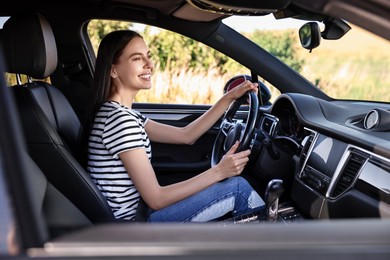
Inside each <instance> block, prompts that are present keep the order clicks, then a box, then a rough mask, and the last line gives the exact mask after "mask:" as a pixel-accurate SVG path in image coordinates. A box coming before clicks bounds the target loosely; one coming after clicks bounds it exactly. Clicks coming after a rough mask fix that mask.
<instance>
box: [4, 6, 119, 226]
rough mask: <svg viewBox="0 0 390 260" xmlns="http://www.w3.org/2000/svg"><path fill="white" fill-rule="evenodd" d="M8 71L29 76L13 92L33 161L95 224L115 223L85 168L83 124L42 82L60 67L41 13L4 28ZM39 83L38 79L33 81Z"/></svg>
mask: <svg viewBox="0 0 390 260" xmlns="http://www.w3.org/2000/svg"><path fill="white" fill-rule="evenodd" d="M2 31H3V32H2V34H3V35H2V41H3V43H2V45H3V49H4V54H5V58H6V71H7V72H9V73H15V74H16V75H17V76H19V75H26V76H27V77H28V83H25V84H22V83H21V82H20V81H19V80H18V84H17V85H15V86H13V87H11V88H12V90H13V93H14V96H15V100H16V103H17V107H18V110H19V113H20V117H21V122H22V125H23V130H24V135H25V140H26V143H27V148H28V151H29V154H30V156H31V158H32V159H33V160H34V162H35V163H36V164H37V165H38V167H39V168H40V169H41V170H42V171H43V173H44V174H45V176H46V177H47V179H48V181H49V182H50V183H51V184H52V185H53V186H54V187H56V188H57V189H58V190H59V191H60V192H61V193H62V194H63V195H64V196H66V197H67V198H68V199H69V200H70V201H71V202H72V203H73V204H75V205H76V206H77V207H78V208H79V209H80V210H81V212H83V213H84V214H85V215H86V216H87V217H88V218H89V220H90V221H91V222H92V223H99V222H107V221H113V220H114V219H115V218H114V216H113V213H112V210H111V208H110V206H109V205H108V203H107V201H106V199H105V198H104V196H103V194H102V193H101V192H100V191H99V190H98V188H97V187H96V185H95V183H94V182H93V181H92V179H91V178H90V176H89V175H88V173H87V172H86V171H85V169H84V168H83V167H82V166H81V164H80V162H81V161H82V159H81V136H82V125H81V123H80V121H79V119H78V117H77V116H76V113H75V112H74V110H73V108H72V107H71V105H70V104H69V102H68V100H67V99H66V98H65V96H64V95H63V93H62V92H61V91H60V90H59V89H58V88H56V87H55V86H53V85H52V84H50V83H48V82H44V81H43V80H42V79H45V78H47V77H49V76H50V75H51V74H52V73H53V72H54V71H55V69H56V67H57V63H58V62H57V59H58V58H57V49H56V48H57V47H56V42H55V38H54V34H53V32H52V29H51V26H50V24H49V23H48V21H47V20H46V19H45V18H44V17H43V16H42V15H40V14H35V13H28V14H25V13H23V14H17V15H15V16H12V17H10V18H9V19H8V20H7V21H6V23H5V24H4V26H3V30H2ZM33 79H34V80H33Z"/></svg>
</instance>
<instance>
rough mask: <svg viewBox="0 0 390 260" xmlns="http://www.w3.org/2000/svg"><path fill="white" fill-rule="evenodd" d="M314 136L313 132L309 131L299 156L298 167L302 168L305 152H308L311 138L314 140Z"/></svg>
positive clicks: (311, 141)
mask: <svg viewBox="0 0 390 260" xmlns="http://www.w3.org/2000/svg"><path fill="white" fill-rule="evenodd" d="M314 136H315V134H314V133H311V134H310V135H309V137H308V139H307V141H306V143H305V146H304V147H303V149H302V154H301V156H300V162H299V163H300V167H301V169H302V167H303V164H304V163H305V160H306V157H307V154H308V153H309V149H310V146H311V144H312V143H313V140H314Z"/></svg>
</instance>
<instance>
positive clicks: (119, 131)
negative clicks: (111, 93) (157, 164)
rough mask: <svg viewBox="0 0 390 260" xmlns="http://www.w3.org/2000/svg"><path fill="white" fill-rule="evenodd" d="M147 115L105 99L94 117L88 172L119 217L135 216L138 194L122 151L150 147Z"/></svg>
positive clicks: (148, 149) (149, 150)
mask: <svg viewBox="0 0 390 260" xmlns="http://www.w3.org/2000/svg"><path fill="white" fill-rule="evenodd" d="M146 122H147V118H146V117H144V116H143V115H141V114H140V113H139V112H138V111H135V110H132V109H129V108H128V107H125V106H122V105H121V104H119V103H117V102H114V101H108V102H105V103H104V104H103V105H102V106H101V108H100V110H99V111H98V112H97V114H96V116H95V120H94V123H93V127H92V131H91V134H90V136H89V141H88V172H89V174H90V175H91V177H92V179H93V180H94V181H95V183H96V185H97V186H98V188H99V189H100V191H101V192H102V193H103V195H104V196H105V197H106V199H107V201H108V204H109V205H110V206H111V208H112V210H113V213H114V216H115V217H116V218H118V219H127V220H132V219H134V218H135V213H136V210H137V205H138V200H139V194H138V191H137V190H136V188H135V187H134V184H133V182H132V180H131V179H130V177H129V174H128V173H127V171H126V169H125V167H124V165H123V163H122V161H121V160H120V158H119V156H118V155H119V153H121V152H124V151H128V150H131V149H140V148H141V149H145V151H146V153H147V155H148V157H149V160H150V159H151V146H150V140H149V138H148V135H147V134H146V132H145V127H144V126H145V124H146Z"/></svg>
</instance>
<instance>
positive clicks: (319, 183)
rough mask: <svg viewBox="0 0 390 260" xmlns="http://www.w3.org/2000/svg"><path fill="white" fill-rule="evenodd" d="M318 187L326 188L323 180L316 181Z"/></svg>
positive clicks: (320, 188)
mask: <svg viewBox="0 0 390 260" xmlns="http://www.w3.org/2000/svg"><path fill="white" fill-rule="evenodd" d="M316 188H317V189H319V190H322V189H323V188H324V185H323V184H322V181H320V180H317V181H316Z"/></svg>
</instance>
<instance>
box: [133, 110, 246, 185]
mask: <svg viewBox="0 0 390 260" xmlns="http://www.w3.org/2000/svg"><path fill="white" fill-rule="evenodd" d="M134 108H135V109H137V110H138V111H140V112H141V113H142V114H143V115H145V116H146V117H148V118H150V119H152V120H155V121H157V122H160V123H164V124H169V125H173V126H178V127H183V126H186V125H188V124H190V123H191V122H193V121H194V120H195V119H197V118H198V117H200V116H201V115H202V114H203V113H205V112H206V111H207V109H209V108H210V105H185V104H148V103H136V104H134ZM246 115H247V111H245V108H241V109H240V110H239V111H238V112H237V114H236V117H237V120H243V119H245V118H246ZM221 119H222V118H220V120H218V121H217V122H216V123H215V124H214V126H213V127H212V128H210V129H209V130H208V131H207V132H206V133H205V134H204V135H202V136H201V137H200V138H199V139H198V140H197V141H196V142H195V143H194V144H192V145H175V144H163V143H156V142H152V151H153V154H152V155H153V156H152V165H153V168H154V170H155V172H156V175H157V177H158V179H159V181H160V184H161V185H166V184H169V183H173V182H177V181H180V180H185V179H187V178H190V177H192V176H195V175H197V174H199V173H201V172H202V171H205V170H207V169H208V168H210V166H211V163H210V159H211V153H212V150H213V145H214V140H215V138H216V136H217V134H218V132H219V125H220V123H221Z"/></svg>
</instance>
